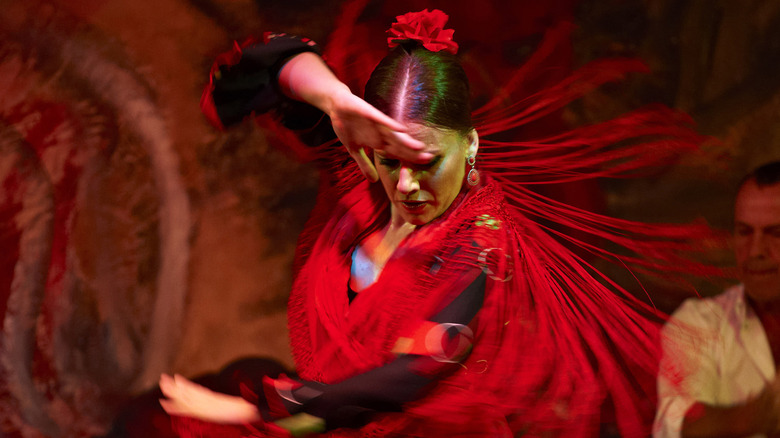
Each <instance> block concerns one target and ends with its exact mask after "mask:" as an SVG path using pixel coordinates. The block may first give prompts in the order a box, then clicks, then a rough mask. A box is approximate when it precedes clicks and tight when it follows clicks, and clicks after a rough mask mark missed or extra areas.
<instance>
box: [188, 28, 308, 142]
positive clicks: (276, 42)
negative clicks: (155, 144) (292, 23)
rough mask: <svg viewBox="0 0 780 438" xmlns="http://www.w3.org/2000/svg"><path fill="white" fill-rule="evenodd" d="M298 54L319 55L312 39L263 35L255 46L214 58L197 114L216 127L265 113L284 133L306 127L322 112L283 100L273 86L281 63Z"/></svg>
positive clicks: (299, 103)
mask: <svg viewBox="0 0 780 438" xmlns="http://www.w3.org/2000/svg"><path fill="white" fill-rule="evenodd" d="M303 52H314V53H317V54H319V53H320V49H319V47H318V46H317V44H316V43H315V42H314V41H312V40H309V39H306V38H300V37H296V36H292V35H287V34H284V33H279V34H274V33H267V34H265V35H264V37H263V39H262V40H261V41H254V42H247V43H245V44H244V45H243V46H242V45H239V44H236V45H235V47H234V48H233V50H232V51H230V52H227V53H223V54H222V55H220V56H218V57H217V59H216V61H215V63H214V66H213V67H212V69H211V72H210V77H209V84H208V86H207V87H206V90H204V93H203V97H202V98H201V108H202V110H203V112H204V113H205V114H206V116H207V117H208V119H209V120H210V121H211V122H212V124H214V125H216V126H217V127H219V128H224V127H226V126H230V125H234V124H237V123H240V122H241V121H243V120H244V119H245V118H247V117H249V116H251V115H252V114H262V113H266V112H269V111H274V112H275V113H277V114H278V115H279V116H280V118H281V120H282V122H283V123H284V125H285V126H287V127H288V128H290V129H298V130H300V129H308V128H312V127H313V126H315V125H316V124H317V123H318V122H319V121H320V120H321V119H322V118H323V113H322V112H321V111H319V110H318V109H316V108H314V107H312V106H311V105H308V104H306V103H303V102H299V101H296V100H293V99H290V98H288V97H287V96H285V95H284V93H283V92H282V91H281V90H280V89H279V86H278V83H277V76H278V74H279V70H280V69H281V68H282V67H283V66H284V64H285V62H286V61H287V60H288V59H290V57H292V56H295V55H297V54H300V53H303Z"/></svg>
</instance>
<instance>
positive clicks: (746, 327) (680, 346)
mask: <svg viewBox="0 0 780 438" xmlns="http://www.w3.org/2000/svg"><path fill="white" fill-rule="evenodd" d="M662 334H663V337H662V342H663V348H664V354H663V359H662V360H661V367H660V371H659V377H658V410H657V412H656V417H655V424H654V427H653V436H654V437H655V438H662V437H663V438H676V437H679V436H680V429H681V427H682V423H683V419H684V418H685V413H686V412H687V411H688V409H690V407H691V406H692V405H693V404H694V403H695V402H701V403H706V404H710V405H720V406H730V405H734V404H739V403H742V402H745V401H747V400H748V399H749V398H751V397H754V396H756V395H757V394H758V393H760V392H761V390H763V389H764V387H765V386H766V385H767V384H768V383H769V382H771V381H773V380H774V377H775V364H774V360H773V359H772V350H771V348H770V347H769V341H768V339H767V336H766V333H765V332H764V327H763V326H762V325H761V321H760V320H759V318H758V316H756V314H755V312H754V311H753V309H751V308H750V306H749V305H748V303H747V302H746V301H745V295H744V288H743V287H742V286H741V285H738V286H734V287H731V288H729V289H728V290H726V291H725V292H724V293H722V294H720V295H718V296H715V297H712V298H704V299H700V298H692V299H689V300H686V301H685V302H684V303H683V304H682V305H681V306H680V308H679V309H677V311H676V312H674V314H673V315H672V318H671V319H670V320H669V322H668V323H667V324H666V326H665V327H664V329H663V331H662Z"/></svg>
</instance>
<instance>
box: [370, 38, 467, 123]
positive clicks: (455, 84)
mask: <svg viewBox="0 0 780 438" xmlns="http://www.w3.org/2000/svg"><path fill="white" fill-rule="evenodd" d="M470 98H471V96H470V94H469V83H468V78H467V77H466V73H465V72H464V71H463V67H461V65H460V62H458V60H457V58H456V57H455V55H452V54H450V53H448V52H444V51H440V52H431V51H429V50H427V49H425V48H423V47H421V46H418V45H411V46H410V45H408V44H407V45H405V46H398V47H396V48H394V49H393V50H392V51H391V52H390V53H389V54H388V55H387V56H386V57H385V58H384V59H383V60H382V61H381V62H380V63H379V65H378V66H377V67H376V68H375V69H374V71H373V73H371V77H370V78H369V80H368V83H367V84H366V92H365V96H364V99H365V100H366V101H367V102H368V103H370V104H372V105H374V106H375V107H377V108H378V109H379V110H380V111H382V112H384V113H385V114H387V115H389V116H390V117H393V118H394V119H396V120H401V121H403V122H406V123H419V124H421V125H425V126H431V127H436V128H445V129H451V130H454V131H456V132H458V133H460V134H463V135H465V134H467V133H468V132H469V131H471V130H472V129H473V125H472V123H471V105H470Z"/></svg>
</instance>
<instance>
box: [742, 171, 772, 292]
mask: <svg viewBox="0 0 780 438" xmlns="http://www.w3.org/2000/svg"><path fill="white" fill-rule="evenodd" d="M734 246H735V252H736V258H737V268H738V269H739V275H740V277H741V280H742V282H743V283H744V284H745V293H746V294H747V295H748V296H749V297H751V298H753V299H754V300H756V301H758V302H770V301H780V184H774V185H770V186H764V187H758V186H757V185H756V183H755V181H748V182H747V183H745V184H744V185H743V187H742V188H741V189H740V191H739V194H738V195H737V201H736V205H735V209H734Z"/></svg>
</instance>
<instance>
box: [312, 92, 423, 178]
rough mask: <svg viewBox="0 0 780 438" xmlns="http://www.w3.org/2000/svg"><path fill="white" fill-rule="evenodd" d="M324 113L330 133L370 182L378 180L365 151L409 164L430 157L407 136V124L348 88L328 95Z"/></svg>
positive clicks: (417, 142) (374, 168)
mask: <svg viewBox="0 0 780 438" xmlns="http://www.w3.org/2000/svg"><path fill="white" fill-rule="evenodd" d="M326 113H328V115H329V116H330V119H331V122H332V123H333V130H334V131H335V132H336V135H337V136H338V137H339V140H341V142H342V143H343V144H344V147H346V148H347V151H348V152H349V154H350V155H351V156H352V159H354V160H355V162H356V163H357V165H358V166H359V167H360V171H361V172H363V175H364V176H365V177H366V178H367V179H368V180H370V181H372V182H373V181H376V180H377V179H378V175H377V171H376V167H375V166H374V163H373V162H372V161H371V159H370V158H369V157H368V155H367V154H366V148H371V149H373V150H375V151H379V152H382V153H383V155H390V156H392V157H395V158H398V159H401V160H406V161H409V162H412V163H426V162H428V161H430V160H431V159H432V158H433V154H430V153H428V152H423V148H424V147H425V144H424V143H422V142H421V141H419V140H416V139H414V138H412V137H411V136H410V135H409V134H407V133H406V129H407V127H406V125H404V124H402V123H400V122H398V121H396V120H394V119H393V118H391V117H389V116H388V115H386V114H384V113H383V112H381V111H379V110H378V109H376V108H374V107H373V106H372V105H370V104H369V103H367V102H366V101H364V100H363V99H361V98H359V97H357V96H355V95H354V94H352V93H351V92H349V90H348V89H343V90H341V91H338V92H336V93H334V95H333V96H331V99H330V104H329V105H328V107H327V110H326Z"/></svg>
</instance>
